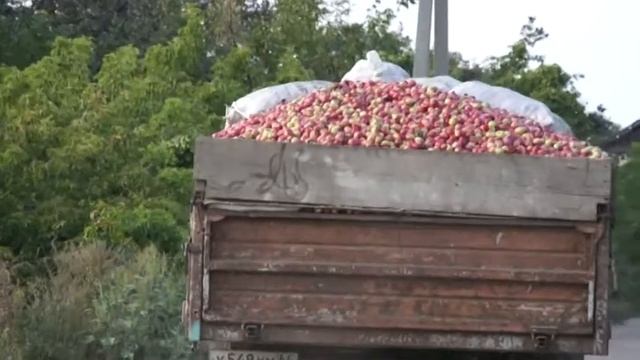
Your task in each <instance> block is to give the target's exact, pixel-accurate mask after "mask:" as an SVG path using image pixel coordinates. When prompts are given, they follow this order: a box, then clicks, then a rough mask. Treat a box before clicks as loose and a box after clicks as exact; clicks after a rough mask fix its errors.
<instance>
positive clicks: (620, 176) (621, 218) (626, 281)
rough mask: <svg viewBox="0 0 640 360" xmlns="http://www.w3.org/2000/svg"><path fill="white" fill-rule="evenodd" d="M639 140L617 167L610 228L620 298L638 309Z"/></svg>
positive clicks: (639, 229) (639, 308)
mask: <svg viewBox="0 0 640 360" xmlns="http://www.w3.org/2000/svg"><path fill="white" fill-rule="evenodd" d="M638 184H640V144H638V143H636V144H634V145H633V147H632V149H631V153H630V159H629V162H627V163H625V164H624V165H623V166H621V167H620V168H619V170H618V171H617V183H616V195H617V196H616V202H615V216H616V217H615V227H614V232H613V239H614V255H615V259H616V263H617V266H616V269H617V271H618V274H619V278H620V298H621V299H622V300H623V301H626V302H627V303H628V304H629V305H630V306H631V307H632V309H631V310H633V311H635V312H636V313H639V312H640V303H638V301H637V299H638V296H639V295H640V277H639V275H640V241H639V239H640V193H638Z"/></svg>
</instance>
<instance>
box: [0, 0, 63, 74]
mask: <svg viewBox="0 0 640 360" xmlns="http://www.w3.org/2000/svg"><path fill="white" fill-rule="evenodd" d="M50 26H51V19H50V18H49V17H48V16H47V15H46V14H43V13H39V12H37V11H34V9H33V8H31V7H28V6H25V5H24V4H23V3H22V2H20V1H17V0H2V1H1V2H0V64H6V65H9V66H17V67H19V68H24V67H26V66H27V65H29V64H31V63H33V62H34V61H36V60H38V59H40V58H41V57H42V56H44V55H45V54H46V53H48V52H49V45H50V43H51V41H52V40H53V37H54V33H53V31H51V28H50Z"/></svg>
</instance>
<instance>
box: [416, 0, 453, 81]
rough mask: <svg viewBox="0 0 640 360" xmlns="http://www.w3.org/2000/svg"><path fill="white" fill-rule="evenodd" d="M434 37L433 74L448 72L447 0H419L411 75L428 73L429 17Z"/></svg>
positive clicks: (420, 75) (425, 74)
mask: <svg viewBox="0 0 640 360" xmlns="http://www.w3.org/2000/svg"><path fill="white" fill-rule="evenodd" d="M432 12H433V17H434V18H435V19H434V21H433V23H434V26H433V28H434V29H433V35H434V36H433V37H434V55H435V56H434V74H435V75H447V74H448V73H449V0H420V2H419V4H418V28H417V31H416V51H415V55H414V59H413V76H414V77H425V76H429V75H430V70H431V68H430V66H429V65H430V64H429V60H430V59H429V55H430V49H431V23H432V21H431V19H432Z"/></svg>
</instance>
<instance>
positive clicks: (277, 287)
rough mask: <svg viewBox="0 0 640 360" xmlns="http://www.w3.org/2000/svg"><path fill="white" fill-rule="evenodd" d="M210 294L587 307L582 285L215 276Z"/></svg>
mask: <svg viewBox="0 0 640 360" xmlns="http://www.w3.org/2000/svg"><path fill="white" fill-rule="evenodd" d="M211 284H212V285H211V287H210V289H211V291H213V292H215V291H225V290H232V291H251V292H255V293H269V292H276V293H293V294H333V295H363V296H367V295H386V296H419V297H432V298H469V299H485V300H492V299H498V300H522V301H528V302H531V301H547V302H549V301H557V302H575V303H583V304H584V303H586V302H587V290H588V286H587V285H586V284H561V283H555V284H554V283H529V282H518V281H491V280H485V281H475V280H465V279H457V280H456V279H430V278H422V279H416V278H406V279H403V278H391V277H379V276H353V277H339V276H331V275H326V274H318V275H290V274H273V273H269V274H261V273H235V272H215V273H213V274H212V275H211Z"/></svg>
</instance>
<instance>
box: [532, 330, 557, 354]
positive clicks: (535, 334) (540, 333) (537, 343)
mask: <svg viewBox="0 0 640 360" xmlns="http://www.w3.org/2000/svg"><path fill="white" fill-rule="evenodd" d="M557 332H558V328H556V327H555V326H534V327H532V328H531V340H532V341H533V346H534V347H535V348H536V349H537V350H545V349H548V348H549V346H550V345H551V343H552V342H553V341H554V340H555V339H556V333H557Z"/></svg>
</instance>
